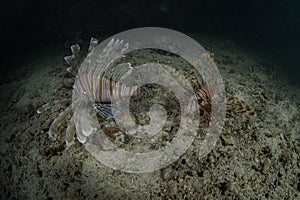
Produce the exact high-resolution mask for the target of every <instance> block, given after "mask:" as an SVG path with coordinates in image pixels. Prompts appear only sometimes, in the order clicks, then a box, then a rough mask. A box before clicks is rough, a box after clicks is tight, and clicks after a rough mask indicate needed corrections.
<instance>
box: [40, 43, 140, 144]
mask: <svg viewBox="0 0 300 200" xmlns="http://www.w3.org/2000/svg"><path fill="white" fill-rule="evenodd" d="M97 45H98V40H97V39H95V38H92V39H91V42H90V46H89V49H88V52H89V54H88V55H87V57H86V59H85V60H84V62H83V63H82V65H81V67H80V68H79V70H78V74H79V73H80V76H78V74H77V78H76V80H75V84H74V86H73V96H72V99H73V103H72V104H71V105H70V106H68V107H67V108H66V109H65V110H64V111H63V112H61V113H60V114H59V115H58V117H57V118H56V119H55V120H54V121H53V122H52V124H51V126H50V128H49V132H48V134H49V137H50V138H51V139H53V140H55V139H56V138H57V133H56V132H57V130H58V128H59V126H60V125H61V123H62V122H63V121H64V119H66V118H67V116H68V115H69V114H71V113H72V110H73V109H74V106H75V107H76V106H78V104H80V103H81V102H82V101H84V100H88V101H89V102H92V103H93V107H94V109H95V111H96V112H97V113H99V114H100V116H101V117H103V118H105V119H109V118H112V106H111V104H110V102H111V101H112V100H114V101H118V100H121V99H122V98H125V97H130V96H131V95H137V94H138V86H132V87H127V86H125V85H124V84H122V83H119V82H117V81H116V80H117V79H118V78H120V77H121V76H122V75H124V74H126V73H128V74H129V73H130V72H131V70H132V69H133V68H132V67H131V65H130V63H121V64H119V65H116V66H114V65H115V64H116V63H115V62H116V60H117V59H118V58H120V57H121V56H122V55H123V53H124V51H126V50H127V48H128V43H125V44H124V42H123V40H119V39H117V40H115V39H111V40H110V42H109V43H108V44H107V46H106V47H105V48H104V50H103V51H102V53H101V54H100V55H98V59H97V60H96V61H95V62H96V65H95V63H93V64H91V63H90V60H89V57H90V55H91V53H92V52H93V50H94V48H95V47H96V46H97ZM71 51H72V55H71V56H66V57H64V60H65V61H66V62H67V64H68V65H69V66H70V67H69V68H68V69H67V71H69V72H70V73H72V74H74V71H75V70H77V69H76V64H78V63H76V59H77V57H78V56H79V51H80V47H79V45H72V46H71ZM74 68H75V69H74ZM116 71H117V72H119V73H114V72H116ZM125 72H126V73H125ZM74 102H75V103H74ZM47 106H49V105H47V104H45V105H44V106H43V108H44V109H45V108H46V107H47ZM38 113H40V111H39V110H38ZM77 117H78V116H77ZM93 128H94V127H93V126H91V124H90V122H89V120H88V119H87V120H85V121H81V124H80V126H79V125H78V124H76V116H75V115H74V113H73V114H72V117H71V119H70V121H69V123H68V127H67V130H66V144H67V146H71V145H72V144H74V134H75V132H76V136H77V139H78V141H79V142H81V143H85V142H86V138H87V137H88V136H89V135H90V134H91V133H92V129H93Z"/></svg>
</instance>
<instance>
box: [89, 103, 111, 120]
mask: <svg viewBox="0 0 300 200" xmlns="http://www.w3.org/2000/svg"><path fill="white" fill-rule="evenodd" d="M94 107H95V110H96V112H97V113H99V114H100V116H101V117H102V118H104V119H111V118H113V112H112V105H111V104H110V103H95V105H94Z"/></svg>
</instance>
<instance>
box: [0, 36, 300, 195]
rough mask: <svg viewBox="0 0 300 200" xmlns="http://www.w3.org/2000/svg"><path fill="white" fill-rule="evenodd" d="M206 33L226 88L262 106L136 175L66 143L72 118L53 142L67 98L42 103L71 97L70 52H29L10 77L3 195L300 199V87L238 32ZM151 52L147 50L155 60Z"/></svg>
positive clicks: (5, 90) (4, 96) (5, 86)
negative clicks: (235, 37)
mask: <svg viewBox="0 0 300 200" xmlns="http://www.w3.org/2000/svg"><path fill="white" fill-rule="evenodd" d="M197 38H198V41H199V43H200V44H202V45H203V46H204V47H205V48H206V49H207V50H208V51H210V52H212V53H214V56H215V62H216V64H217V66H218V69H219V71H220V73H221V75H222V77H223V81H224V83H225V86H226V92H227V97H233V96H235V97H238V98H239V99H240V100H243V101H244V102H245V103H246V104H248V105H250V107H251V108H252V109H253V110H255V112H256V115H255V116H250V115H247V114H241V115H240V114H237V113H235V114H231V115H228V116H227V118H226V122H225V126H224V129H223V132H222V134H221V136H220V139H219V140H218V142H217V144H216V146H215V148H214V149H213V150H212V151H211V152H210V153H209V154H208V155H207V156H205V157H204V158H199V157H197V154H196V153H195V152H197V148H198V146H197V145H199V142H197V140H195V141H194V143H193V144H192V145H191V147H190V148H189V150H188V151H187V152H186V153H185V154H184V155H183V156H181V157H180V159H179V160H178V161H176V162H175V163H173V164H171V165H170V166H168V167H166V168H163V169H161V170H158V171H155V172H152V173H145V174H129V173H124V172H120V171H115V170H113V169H111V168H109V167H107V166H105V165H103V164H102V163H100V162H99V161H97V160H96V159H95V158H94V157H92V156H91V155H90V154H89V152H87V150H86V149H85V147H84V146H83V145H82V144H80V143H79V142H78V141H76V142H75V145H73V146H71V147H67V146H66V144H65V136H64V131H65V127H66V125H65V124H64V126H62V127H61V129H60V130H59V132H60V134H61V137H60V138H59V140H57V141H51V140H50V139H49V137H48V134H47V132H48V130H49V127H50V125H51V123H52V121H53V120H54V119H55V118H56V117H57V115H58V114H59V113H60V112H61V111H63V110H64V108H65V107H64V106H65V105H53V107H52V108H51V109H50V110H48V111H45V112H42V113H41V114H37V112H36V111H37V109H38V108H39V107H40V106H41V105H43V104H45V103H48V102H51V101H54V100H62V99H66V98H69V99H70V98H71V93H72V86H73V82H74V78H73V77H72V76H71V75H70V74H68V72H67V71H66V66H65V65H64V63H63V59H62V58H63V56H64V55H67V54H69V53H70V52H69V50H68V49H63V44H61V45H58V47H49V49H42V50H41V51H39V52H37V53H32V54H30V56H29V57H28V58H27V59H26V61H24V64H23V65H22V66H21V67H20V68H18V70H16V71H15V72H14V73H13V74H11V75H8V76H7V77H5V78H2V79H3V80H1V86H0V87H1V105H0V109H1V113H2V115H1V119H0V130H1V138H0V144H1V145H0V153H1V168H0V174H1V198H2V199H82V198H86V199H94V198H95V199H105V198H107V199H175V198H177V199H298V198H300V169H299V168H300V113H299V111H300V87H299V86H296V85H295V84H294V83H292V82H291V81H289V79H288V78H287V76H285V74H284V73H282V71H280V70H278V68H277V67H276V65H274V64H273V63H272V62H270V61H268V60H267V59H264V58H262V57H258V56H257V55H254V54H253V53H249V52H248V51H247V50H246V49H244V48H243V47H241V46H238V45H236V44H234V43H233V42H231V41H228V40H225V39H218V38H217V39H216V38H208V37H203V36H198V37H197ZM148 54H149V52H148V53H147V51H145V52H142V53H140V56H142V57H143V58H144V59H150V60H151V55H150V54H149V55H148ZM165 57H168V55H165ZM162 59H166V58H162ZM169 59H171V60H172V59H173V58H169ZM173 61H174V62H175V65H176V62H177V60H176V59H173ZM177 64H178V65H179V66H180V61H178V63H177ZM281 68H282V67H281ZM171 129H172V127H170V130H171ZM170 130H166V132H168V131H170Z"/></svg>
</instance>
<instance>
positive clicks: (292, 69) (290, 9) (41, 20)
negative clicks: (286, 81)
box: [0, 0, 300, 80]
mask: <svg viewBox="0 0 300 200" xmlns="http://www.w3.org/2000/svg"><path fill="white" fill-rule="evenodd" d="M299 9H300V2H299V1H297V0H287V1H282V0H268V1H260V0H254V1H253V0H251V1H250V0H234V1H217V0H212V1H197V0H186V1H178V0H177V1H176V0H152V1H146V0H123V1H118V0H110V1H99V0H88V1H69V0H52V1H38V0H29V1H25V0H11V1H8V2H6V3H4V4H3V5H1V8H0V13H1V16H0V20H1V21H0V24H1V29H0V45H1V55H0V58H1V63H0V64H1V65H2V66H4V67H5V66H8V65H9V63H12V62H18V61H20V60H21V58H22V57H24V56H25V55H26V54H28V53H30V51H34V50H35V51H36V50H38V49H39V48H43V47H45V46H46V45H47V44H52V43H59V42H66V41H76V42H78V40H79V39H81V40H85V41H87V40H88V39H89V38H90V37H91V36H93V35H101V36H103V35H107V36H110V35H113V34H116V33H118V32H120V31H124V30H127V29H131V28H136V27H144V26H157V27H165V28H171V29H175V30H179V31H183V32H197V33H204V34H208V35H217V36H221V37H226V38H228V39H230V40H232V41H235V42H238V43H240V44H242V45H244V46H245V47H246V48H249V49H250V50H252V51H254V52H257V53H258V54H264V55H267V56H268V57H269V59H270V60H272V61H274V62H276V63H279V64H281V66H282V69H283V70H284V71H286V72H287V73H288V75H289V77H290V78H293V79H296V80H297V79H298V76H299V75H300V67H299V61H298V59H297V56H298V54H299V52H300V51H299V49H300V48H299V46H300V39H299V35H300V14H299V13H298V11H299Z"/></svg>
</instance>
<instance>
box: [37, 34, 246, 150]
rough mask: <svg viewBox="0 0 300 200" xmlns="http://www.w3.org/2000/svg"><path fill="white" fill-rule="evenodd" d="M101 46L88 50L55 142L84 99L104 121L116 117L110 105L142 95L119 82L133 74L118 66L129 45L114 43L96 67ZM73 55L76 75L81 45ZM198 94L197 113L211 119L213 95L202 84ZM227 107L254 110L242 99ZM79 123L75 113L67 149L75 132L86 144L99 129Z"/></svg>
mask: <svg viewBox="0 0 300 200" xmlns="http://www.w3.org/2000/svg"><path fill="white" fill-rule="evenodd" d="M97 45H98V40H97V39H95V38H92V39H91V42H90V46H89V49H88V52H89V54H88V55H87V58H86V59H85V60H84V61H83V64H82V65H81V67H80V68H79V71H78V74H79V73H80V76H78V75H77V78H76V81H75V84H74V86H73V97H72V98H73V103H72V104H71V105H70V106H69V107H67V108H66V109H65V110H64V111H63V112H61V113H60V114H59V115H58V117H57V118H56V119H55V120H54V121H53V122H52V124H51V126H50V128H49V132H48V134H49V137H50V138H51V139H56V138H57V131H58V129H59V127H60V126H61V124H62V122H63V121H64V120H65V119H66V118H67V116H68V115H69V114H71V113H72V110H73V109H74V107H76V106H77V105H76V104H79V103H78V102H80V101H82V99H87V100H88V101H90V102H93V107H94V108H93V109H94V110H95V111H96V112H97V113H99V114H100V116H101V117H103V118H105V119H109V118H112V117H113V115H112V106H111V104H110V102H112V101H118V100H121V99H122V98H126V97H130V96H132V95H138V93H139V87H138V86H129V87H128V86H126V85H124V84H122V83H119V82H117V80H118V79H119V78H120V77H121V76H123V75H124V74H126V73H131V71H132V69H133V68H132V67H131V65H130V63H121V64H117V65H116V60H118V58H120V57H122V56H123V53H124V52H125V51H126V50H127V48H128V43H124V42H123V41H122V40H114V39H112V40H111V41H110V42H109V43H108V44H107V46H106V47H105V48H104V50H103V52H102V53H101V54H100V55H99V56H98V59H97V60H96V64H94V63H93V64H92V63H91V62H90V60H89V56H90V54H91V53H92V52H93V50H94V49H95V47H96V46H97ZM71 51H72V55H71V56H66V57H64V60H65V61H66V62H67V64H68V65H69V66H70V67H69V68H67V71H69V72H70V73H72V74H74V75H75V73H74V72H76V71H77V70H78V69H76V66H78V64H79V63H78V62H77V58H78V56H79V51H80V47H79V45H72V46H71ZM208 56H210V54H208ZM210 58H211V57H210ZM193 75H194V71H191V72H190V73H187V74H186V75H185V78H187V79H190V80H192V81H195V79H196V78H195V76H193ZM195 94H196V97H197V100H198V103H199V104H198V105H199V106H198V107H197V109H199V110H200V112H202V114H203V115H204V118H206V119H209V118H210V117H211V115H210V114H211V98H212V95H213V91H210V90H209V88H208V87H207V85H206V84H204V83H202V84H201V86H200V89H199V88H198V89H197V90H196V91H195ZM49 105H50V104H49V103H48V104H45V105H44V106H43V107H42V109H47V107H48V106H49ZM227 105H228V108H229V110H232V109H237V110H238V112H240V113H242V112H246V111H249V110H250V108H249V106H246V109H245V108H244V106H243V102H239V101H238V99H233V100H231V101H229V102H227ZM38 113H40V110H38ZM82 117H84V116H82ZM77 118H78V116H77ZM76 122H77V119H76V116H74V113H73V115H72V117H71V119H70V121H69V123H68V127H67V129H66V144H67V146H71V145H72V144H74V135H75V132H76V136H77V139H78V140H79V142H81V143H85V142H86V139H87V137H88V136H89V135H90V134H92V132H93V129H94V128H95V127H93V126H91V124H89V122H88V120H86V122H83V123H86V124H81V125H80V126H79V125H78V124H76ZM81 123H82V122H81ZM82 127H85V128H84V130H82V129H81V128H82Z"/></svg>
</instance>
